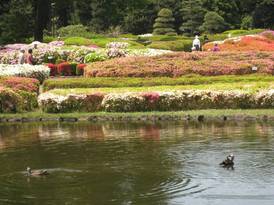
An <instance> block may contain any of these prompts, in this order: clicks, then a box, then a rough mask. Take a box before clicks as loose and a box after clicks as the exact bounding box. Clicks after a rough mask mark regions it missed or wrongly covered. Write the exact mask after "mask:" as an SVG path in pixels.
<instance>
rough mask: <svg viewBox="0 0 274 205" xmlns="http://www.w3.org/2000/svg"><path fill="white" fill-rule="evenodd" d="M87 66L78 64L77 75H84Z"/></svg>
mask: <svg viewBox="0 0 274 205" xmlns="http://www.w3.org/2000/svg"><path fill="white" fill-rule="evenodd" d="M86 66H87V65H86V64H78V65H77V67H76V75H77V76H81V75H84V69H85V67H86Z"/></svg>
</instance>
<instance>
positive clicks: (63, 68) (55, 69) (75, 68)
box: [47, 62, 86, 76]
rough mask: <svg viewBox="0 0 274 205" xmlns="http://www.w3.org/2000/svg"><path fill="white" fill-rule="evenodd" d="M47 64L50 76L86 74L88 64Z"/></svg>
mask: <svg viewBox="0 0 274 205" xmlns="http://www.w3.org/2000/svg"><path fill="white" fill-rule="evenodd" d="M47 66H48V67H49V68H50V76H57V75H61V76H75V75H78V76H80V75H83V74H84V68H85V67H86V64H77V63H68V62H61V63H59V64H52V63H49V64H47Z"/></svg>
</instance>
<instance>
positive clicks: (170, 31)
mask: <svg viewBox="0 0 274 205" xmlns="http://www.w3.org/2000/svg"><path fill="white" fill-rule="evenodd" d="M174 21H175V19H174V18H173V13H172V11H171V10H170V9H167V8H163V9H161V10H160V11H159V13H158V17H157V18H156V20H155V23H154V25H153V33H154V34H156V35H176V32H175V30H174Z"/></svg>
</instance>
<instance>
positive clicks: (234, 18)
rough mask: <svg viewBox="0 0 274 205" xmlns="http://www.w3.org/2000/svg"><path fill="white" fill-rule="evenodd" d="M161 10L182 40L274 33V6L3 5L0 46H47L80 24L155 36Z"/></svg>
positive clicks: (156, 1)
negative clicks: (30, 42)
mask: <svg viewBox="0 0 274 205" xmlns="http://www.w3.org/2000/svg"><path fill="white" fill-rule="evenodd" d="M162 8H168V9H170V10H171V11H172V15H173V17H171V18H174V20H173V22H172V23H173V27H174V30H175V33H177V34H184V35H192V34H193V33H195V32H215V33H217V32H222V31H224V30H228V29H238V28H243V29H251V28H268V29H273V27H274V12H273V11H274V3H273V0H229V1H227V0H126V1H125V0H77V1H76V0H66V1H64V0H1V1H0V44H5V43H12V42H22V41H25V40H26V39H27V38H30V37H34V39H35V40H38V41H42V40H43V35H55V36H56V35H57V32H56V31H57V30H58V29H59V28H61V27H64V26H67V25H79V24H82V25H84V26H85V27H86V28H87V29H88V30H89V31H90V32H93V33H108V32H115V31H117V32H123V33H132V34H144V33H151V32H152V31H153V25H154V24H155V19H156V18H157V14H158V12H159V11H160V10H161V9H162ZM211 27H213V28H216V29H213V28H211Z"/></svg>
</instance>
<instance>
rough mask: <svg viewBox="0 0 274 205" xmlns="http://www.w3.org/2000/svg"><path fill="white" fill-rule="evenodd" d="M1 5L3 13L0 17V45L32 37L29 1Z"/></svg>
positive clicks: (30, 5) (15, 1)
mask: <svg viewBox="0 0 274 205" xmlns="http://www.w3.org/2000/svg"><path fill="white" fill-rule="evenodd" d="M6 3H7V4H6V5H2V6H3V7H2V10H3V11H5V13H3V14H2V15H1V16H0V34H1V35H0V43H1V42H2V43H8V42H22V41H23V40H25V38H28V37H30V36H32V28H33V20H32V12H33V7H32V2H31V0H11V1H10V2H6Z"/></svg>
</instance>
